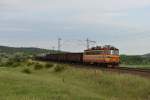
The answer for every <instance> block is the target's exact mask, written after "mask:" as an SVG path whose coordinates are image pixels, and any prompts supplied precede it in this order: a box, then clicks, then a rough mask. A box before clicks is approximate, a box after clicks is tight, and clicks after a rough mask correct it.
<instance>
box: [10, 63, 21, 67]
mask: <svg viewBox="0 0 150 100" xmlns="http://www.w3.org/2000/svg"><path fill="white" fill-rule="evenodd" d="M19 65H20V63H13V65H12V67H18V66H19Z"/></svg>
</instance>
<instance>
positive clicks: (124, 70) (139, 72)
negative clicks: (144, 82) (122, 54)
mask: <svg viewBox="0 0 150 100" xmlns="http://www.w3.org/2000/svg"><path fill="white" fill-rule="evenodd" d="M108 70H111V71H116V72H119V73H128V74H133V75H139V76H143V77H148V78H150V69H141V68H128V67H118V68H110V69H108Z"/></svg>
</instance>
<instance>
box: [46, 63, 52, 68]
mask: <svg viewBox="0 0 150 100" xmlns="http://www.w3.org/2000/svg"><path fill="white" fill-rule="evenodd" d="M53 66H54V65H53V64H51V63H47V64H45V68H51V67H53Z"/></svg>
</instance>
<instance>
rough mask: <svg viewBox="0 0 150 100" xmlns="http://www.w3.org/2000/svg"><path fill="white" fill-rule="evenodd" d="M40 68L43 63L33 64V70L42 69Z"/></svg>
mask: <svg viewBox="0 0 150 100" xmlns="http://www.w3.org/2000/svg"><path fill="white" fill-rule="evenodd" d="M42 68H43V65H42V64H39V63H37V64H35V66H34V69H35V70H40V69H42Z"/></svg>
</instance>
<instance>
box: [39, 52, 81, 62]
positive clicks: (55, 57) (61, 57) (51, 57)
mask: <svg viewBox="0 0 150 100" xmlns="http://www.w3.org/2000/svg"><path fill="white" fill-rule="evenodd" d="M39 59H40V60H46V61H59V62H75V63H81V62H83V53H61V54H47V55H46V56H44V57H40V58H39Z"/></svg>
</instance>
